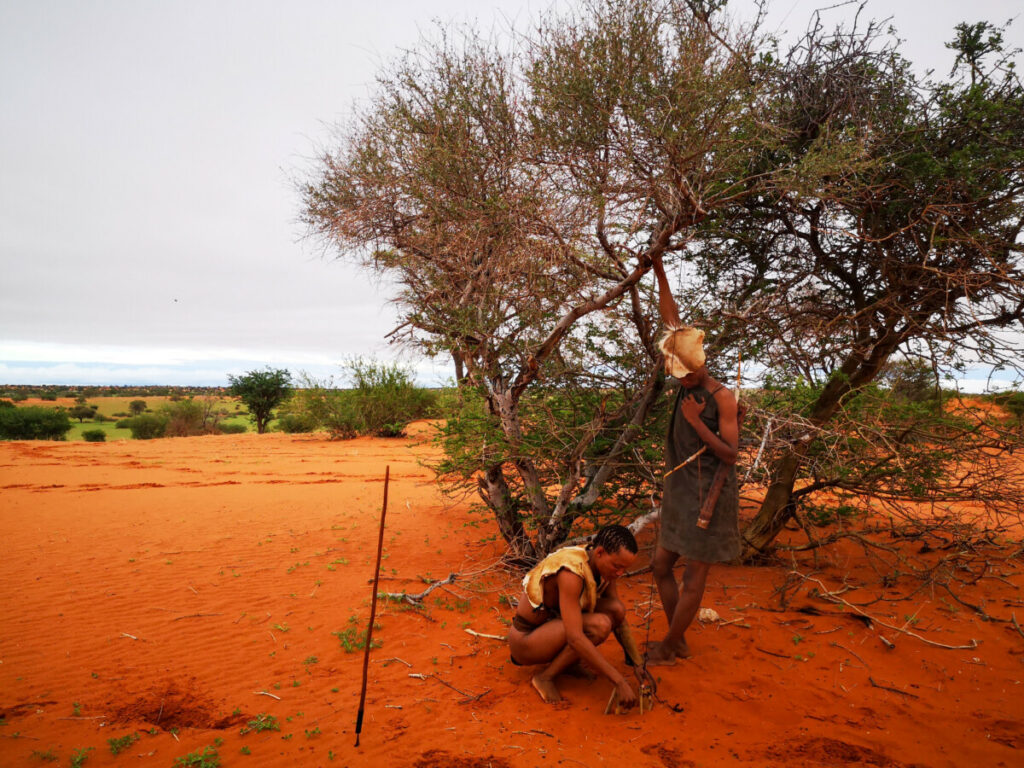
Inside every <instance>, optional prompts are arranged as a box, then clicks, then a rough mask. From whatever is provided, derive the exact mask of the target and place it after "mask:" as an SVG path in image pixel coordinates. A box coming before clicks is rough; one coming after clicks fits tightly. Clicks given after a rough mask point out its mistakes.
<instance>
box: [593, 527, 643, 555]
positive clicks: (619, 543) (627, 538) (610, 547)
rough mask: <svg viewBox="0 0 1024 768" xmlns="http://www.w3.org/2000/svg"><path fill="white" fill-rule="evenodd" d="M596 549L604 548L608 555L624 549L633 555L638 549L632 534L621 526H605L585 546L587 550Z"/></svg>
mask: <svg viewBox="0 0 1024 768" xmlns="http://www.w3.org/2000/svg"><path fill="white" fill-rule="evenodd" d="M597 547H604V551H605V552H608V553H609V554H615V553H616V552H618V551H619V550H620V549H626V550H628V551H629V552H632V553H633V554H634V555H635V554H636V553H637V550H638V549H639V547H638V546H637V543H636V538H635V537H634V536H633V532H632V531H630V530H629V528H626V527H625V526H623V525H606V526H605V527H604V528H602V529H601V530H599V531H598V532H597V534H596V535H595V536H594V538H593V539H591V540H590V543H589V544H587V549H596V548H597Z"/></svg>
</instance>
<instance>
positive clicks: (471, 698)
mask: <svg viewBox="0 0 1024 768" xmlns="http://www.w3.org/2000/svg"><path fill="white" fill-rule="evenodd" d="M409 677H415V678H416V679H418V680H426V679H428V678H431V679H434V680H437V682H439V683H440V684H441V685H444V686H447V687H448V688H451V689H452V690H453V691H455V692H456V693H457V694H459V695H460V696H465V697H466V701H479V700H480V699H482V698H483V697H484V696H486V695H487V694H488V693H490V692H491V689H490V688H488V689H487V690H486V691H484V692H483V693H477V694H472V693H466V692H465V691H460V690H459V689H458V688H456V687H455V686H454V685H452V684H451V683H449V682H448V681H447V680H442V679H441V678H440V677H438V676H437V675H434V674H427V675H425V674H423V673H422V672H410V673H409Z"/></svg>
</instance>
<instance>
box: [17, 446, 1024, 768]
mask: <svg viewBox="0 0 1024 768" xmlns="http://www.w3.org/2000/svg"><path fill="white" fill-rule="evenodd" d="M432 450H433V449H432V448H431V447H430V446H429V445H428V444H426V443H416V442H415V441H412V442H410V441H409V440H378V439H359V440H354V441H351V442H330V441H328V440H326V439H323V438H320V437H310V436H286V435H280V434H273V435H263V436H258V435H253V434H248V435H232V436H217V437H200V438H179V439H165V440H157V441H149V442H135V441H126V442H117V443H109V444H102V443H100V444H86V443H45V442H42V443H4V444H0V499H2V501H0V542H2V544H0V547H2V550H0V552H2V557H0V574H2V584H3V586H4V600H3V606H4V621H3V624H2V627H0V714H2V717H3V724H2V725H0V765H3V766H39V765H45V764H46V759H47V757H48V756H53V757H56V758H58V759H59V764H60V765H67V764H69V762H70V760H71V757H72V755H73V754H74V753H75V751H76V750H81V749H87V748H92V750H91V751H89V752H88V757H87V759H86V761H85V764H86V765H88V766H90V767H96V768H98V767H99V766H107V765H150V764H152V765H162V766H170V765H173V764H174V762H175V760H176V759H177V758H179V757H183V756H185V755H187V754H189V753H194V752H197V751H200V750H202V749H204V748H206V747H214V748H215V749H216V750H217V751H218V753H219V755H220V758H221V764H222V765H225V766H244V765H251V766H282V767H283V766H288V768H292V767H293V766H296V765H300V766H361V765H376V766H380V768H384V767H385V766H406V765H408V766H458V767H461V768H465V767H468V766H474V767H475V766H544V765H557V766H562V765H564V766H580V765H582V766H600V765H606V764H607V765H622V764H626V765H629V766H631V768H633V767H636V768H639V766H662V767H664V768H679V767H682V766H717V765H747V766H855V765H856V766H860V765H870V766H930V767H932V768H939V766H965V765H971V766H974V765H978V766H1015V765H1016V766H1019V765H1022V764H1024V758H1022V754H1024V752H1022V750H1024V684H1022V680H1024V664H1022V659H1024V655H1022V652H1024V635H1022V634H1021V632H1020V631H1019V629H1018V628H1017V627H1015V626H1014V624H1013V623H1012V621H984V620H983V619H982V617H980V616H979V615H978V614H977V613H975V612H973V611H972V610H971V609H970V608H968V607H965V606H964V605H961V604H958V603H956V602H955V601H954V600H953V599H951V597H950V596H949V595H948V594H947V593H945V592H943V591H941V590H937V589H921V590H917V591H916V592H915V590H916V589H917V588H918V587H919V586H920V584H919V583H918V582H915V581H913V580H912V579H900V580H899V581H898V582H897V583H896V584H894V585H892V586H891V587H886V588H883V587H882V586H880V579H879V575H878V574H876V573H875V571H873V570H872V568H871V567H870V563H868V562H867V561H866V560H865V559H864V556H863V554H862V553H861V552H860V550H859V549H853V548H838V549H836V550H834V551H832V552H830V553H829V554H828V555H826V556H824V557H822V556H819V558H818V561H817V565H815V562H814V558H813V556H812V555H805V556H801V558H799V559H797V560H795V561H794V562H793V563H792V564H791V566H777V567H761V568H751V567H722V568H718V569H714V570H712V575H711V583H710V586H709V589H708V595H707V598H706V601H705V605H706V606H708V607H711V608H714V609H715V610H716V611H718V613H719V614H721V616H722V618H723V619H724V620H725V621H726V622H732V623H727V624H720V625H719V624H707V625H702V626H699V627H696V628H695V629H694V630H693V631H692V633H691V639H690V644H691V647H692V648H693V650H694V653H695V655H694V657H693V658H692V659H690V660H688V661H686V662H684V663H681V664H679V665H678V666H676V667H674V668H660V669H658V670H657V676H658V678H659V689H658V693H659V696H660V699H661V700H660V702H659V703H658V704H656V706H655V709H654V710H653V711H651V712H648V713H646V714H644V715H642V716H641V715H640V714H639V713H638V712H636V711H635V710H634V711H633V712H631V713H629V714H626V715H620V716H614V715H609V716H605V715H603V714H602V712H603V710H604V706H605V702H606V701H607V698H608V694H609V692H610V690H611V685H610V683H608V682H607V681H605V680H603V679H598V680H596V681H594V682H588V681H586V680H583V679H572V678H567V679H566V681H565V684H564V686H563V692H564V694H565V696H566V698H567V700H568V703H564V704H562V705H558V706H547V705H545V704H543V703H542V702H541V701H540V700H539V698H538V697H537V696H536V694H535V693H534V691H533V690H532V688H531V687H530V686H529V677H530V674H531V671H530V669H528V668H519V667H516V666H514V665H512V664H511V663H510V662H509V660H508V654H507V652H506V648H505V646H504V644H503V643H501V642H497V641H495V640H491V639H487V638H479V637H474V636H471V635H470V634H468V633H467V632H465V631H464V629H465V628H470V629H473V630H475V631H477V632H481V633H486V634H495V635H502V634H504V631H505V624H504V623H502V620H503V619H508V618H509V617H510V615H511V610H510V608H509V607H508V605H507V600H506V599H503V598H514V597H515V596H517V594H518V587H517V579H518V576H517V574H514V573H511V572H507V571H505V570H503V569H502V568H501V567H500V565H499V557H500V554H501V547H500V546H499V545H498V544H497V543H496V542H495V541H494V540H493V533H494V527H493V525H492V524H491V523H490V522H489V521H488V520H486V519H484V518H481V517H478V516H474V515H471V514H470V513H469V512H468V511H467V507H466V506H465V505H462V504H457V503H454V504H453V503H452V502H450V501H448V500H446V499H445V498H444V497H443V496H442V495H441V494H440V493H439V492H438V490H437V489H436V487H435V486H434V484H433V483H432V475H431V473H430V471H429V470H428V469H426V468H424V467H423V466H422V465H421V463H420V462H421V461H422V460H423V459H424V458H426V457H428V456H429V455H430V453H431V451H432ZM385 465H390V467H391V477H392V483H391V491H390V506H389V513H388V526H387V533H386V537H385V559H384V561H383V567H382V575H383V576H384V577H386V578H385V580H384V581H383V582H382V589H384V590H389V591H394V592H399V591H402V590H405V591H408V592H411V593H415V592H419V591H421V590H423V589H424V588H425V581H424V580H430V579H439V578H442V577H444V576H446V575H448V574H449V573H451V572H459V573H462V574H467V575H466V576H465V577H463V578H460V579H459V580H457V581H456V582H455V583H454V584H452V585H450V586H446V587H443V588H439V589H437V590H435V591H434V592H432V593H431V594H430V595H429V596H428V597H427V598H426V600H425V604H426V610H425V611H416V610H408V609H406V608H403V607H402V606H400V605H397V604H395V603H391V602H382V603H381V604H380V605H379V612H378V621H379V624H380V629H379V630H377V631H376V632H375V635H374V636H375V638H379V639H380V640H381V641H382V643H383V645H382V647H380V648H378V649H376V650H374V652H373V654H372V656H371V663H370V681H369V692H368V694H367V701H366V719H365V721H364V725H363V732H362V737H361V745H360V747H358V748H356V747H355V746H354V742H355V733H354V732H355V717H356V710H357V707H358V698H359V685H360V676H361V668H362V654H361V653H347V652H345V650H344V649H343V647H342V644H341V642H340V640H339V637H338V636H337V635H335V634H333V633H336V632H342V631H344V630H345V629H346V628H348V627H350V626H352V624H351V623H350V620H351V619H352V618H353V617H354V618H355V619H356V620H357V621H358V623H359V626H360V627H365V622H366V618H367V616H368V614H369V598H370V585H369V584H368V579H370V578H371V577H372V574H373V557H374V554H375V552H376V536H377V524H378V519H379V514H380V506H381V498H382V490H383V476H384V467H385ZM650 539H651V535H650V532H648V533H647V534H646V535H645V536H644V537H642V539H641V544H642V554H641V559H646V547H647V546H649V544H650ZM1008 554H1012V547H1011V548H1008V549H1005V550H1004V551H1003V554H1002V556H1003V558H1004V559H1003V560H1002V561H998V562H997V561H996V560H995V555H993V558H992V562H993V568H992V569H991V570H989V572H988V574H987V577H986V578H984V579H982V580H980V581H979V582H978V583H977V584H976V585H975V586H974V587H973V588H971V589H970V590H968V591H967V592H964V593H960V594H959V596H960V597H961V598H962V599H963V600H964V601H965V602H967V603H972V604H974V605H977V606H979V607H981V608H983V610H985V611H986V612H987V613H988V614H990V615H991V616H992V617H996V618H1000V619H1010V618H1011V615H1013V616H1016V618H1017V619H1018V620H1020V621H1021V622H1024V599H1022V598H1024V596H1022V594H1021V591H1020V585H1021V583H1022V581H1024V576H1022V574H1021V566H1022V561H1021V557H1020V554H1019V549H1018V552H1017V555H1016V556H1015V557H1011V558H1009V559H1006V555H1008ZM793 566H795V567H796V568H797V569H798V570H800V571H801V572H803V573H806V574H811V573H812V572H813V574H814V576H815V578H818V579H820V580H821V581H822V582H823V583H824V584H826V585H827V586H829V587H830V588H836V587H839V586H840V585H841V584H842V583H843V582H844V580H845V583H846V584H847V585H848V586H850V587H853V589H851V590H850V591H848V592H845V593H844V594H843V597H844V599H846V600H849V601H851V602H855V603H865V604H866V603H869V602H870V601H872V600H874V599H875V598H877V597H879V596H881V597H883V598H884V599H883V600H882V601H878V602H874V603H872V604H870V605H867V606H866V608H865V610H866V611H867V612H869V613H870V614H871V615H873V616H875V617H876V618H878V619H880V620H882V621H884V622H886V623H888V624H892V625H894V626H897V627H905V628H907V629H910V630H911V631H914V632H916V633H918V634H919V635H920V636H921V637H923V638H927V639H928V640H931V641H933V642H936V643H941V644H944V645H965V644H971V643H972V641H977V647H974V648H971V649H967V650H947V649H944V648H938V647H935V646H932V645H928V644H926V643H925V642H922V641H921V640H918V639H916V638H913V637H910V636H908V635H905V634H901V633H899V632H897V631H893V630H890V629H887V628H885V627H883V626H879V625H877V624H876V625H874V626H873V627H872V628H869V627H867V626H865V624H864V623H863V622H862V621H860V620H858V619H857V618H856V617H854V616H853V615H852V613H851V612H850V611H849V610H847V609H845V608H844V607H843V606H842V605H835V604H829V603H826V602H823V601H822V600H820V599H815V597H814V596H813V595H812V594H810V590H811V588H812V587H813V586H814V585H813V584H812V583H810V582H804V583H803V584H802V585H801V586H800V587H799V588H798V589H796V591H795V592H794V591H790V592H789V593H788V595H789V599H788V603H787V605H788V607H787V609H786V610H780V608H779V606H780V602H779V594H778V591H777V590H778V588H779V587H780V586H781V585H782V584H783V583H784V582H785V580H786V578H787V574H788V573H789V571H790V570H791V569H792V567H793ZM815 569H816V570H815ZM470 574H473V575H470ZM650 588H651V582H650V575H649V574H642V575H638V576H634V577H631V578H629V579H628V580H627V582H626V584H625V589H624V592H625V594H626V596H627V597H628V602H629V605H630V606H631V607H632V613H633V615H632V622H633V623H634V625H635V626H636V627H637V630H636V631H637V634H638V635H639V636H640V638H641V639H643V638H644V636H645V635H646V620H645V617H646V615H647V611H648V607H649V604H650V594H651V592H650ZM806 606H813V607H814V608H817V609H818V610H819V611H821V615H810V614H808V613H803V612H801V611H800V610H799V609H801V608H804V607H806ZM664 628H665V623H664V618H663V617H662V615H661V614H660V611H657V610H656V612H655V614H654V619H653V623H652V627H651V630H650V631H651V633H652V634H654V635H657V634H658V633H659V632H662V631H664ZM882 637H884V638H886V639H887V640H889V641H890V642H891V643H893V644H894V646H895V647H893V648H891V649H890V648H888V647H887V646H886V645H885V644H884V643H883V641H882V640H881V638H882ZM603 652H604V653H605V654H607V656H608V658H609V659H611V660H613V662H614V663H616V664H621V663H622V662H621V652H620V651H619V649H618V647H617V646H616V645H615V644H614V643H611V644H607V645H605V646H604V647H603ZM414 675H415V676H414ZM265 694H271V695H272V696H268V695H265ZM260 714H267V715H272V716H273V717H275V718H276V719H277V722H278V723H279V725H280V730H279V731H261V732H249V733H245V734H242V733H241V731H242V730H243V728H245V726H246V724H247V723H248V722H250V721H252V720H254V719H255V718H256V717H257V716H258V715H260ZM129 734H136V735H137V736H138V740H137V741H134V743H132V744H131V745H130V746H128V747H127V748H126V749H125V750H124V751H123V752H121V753H120V754H119V755H118V756H114V755H113V754H112V753H111V750H110V748H109V746H108V739H112V738H119V737H123V736H126V735H129ZM139 758H141V759H142V761H141V762H140V761H139Z"/></svg>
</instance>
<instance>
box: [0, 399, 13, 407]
mask: <svg viewBox="0 0 1024 768" xmlns="http://www.w3.org/2000/svg"><path fill="white" fill-rule="evenodd" d="M14 407H16V406H15V405H14V403H12V402H11V401H10V400H0V408H14Z"/></svg>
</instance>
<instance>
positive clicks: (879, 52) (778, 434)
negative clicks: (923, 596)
mask: <svg viewBox="0 0 1024 768" xmlns="http://www.w3.org/2000/svg"><path fill="white" fill-rule="evenodd" d="M986 30H988V31H990V32H991V31H992V29H991V28H990V27H989V26H988V25H986V24H982V25H974V26H971V25H960V26H959V27H958V28H957V32H958V38H957V41H956V42H955V43H954V44H953V47H955V48H956V49H957V50H958V51H959V52H960V54H961V55H960V57H959V58H958V65H959V69H957V70H955V71H954V73H952V74H951V76H950V78H948V79H947V80H945V81H937V82H936V81H926V82H923V83H922V82H918V81H917V80H916V79H915V78H914V76H913V75H912V73H911V71H910V67H909V64H908V63H907V62H906V61H904V60H903V59H901V58H900V57H899V56H898V54H897V53H896V52H895V51H894V50H892V49H891V48H888V47H885V46H881V47H880V46H878V45H876V43H877V35H876V34H875V30H874V29H873V28H869V29H868V30H867V31H866V32H864V33H863V34H860V35H858V34H855V33H851V32H846V33H843V32H838V33H835V34H827V33H825V32H824V30H822V28H821V27H820V26H816V27H814V28H812V30H811V31H810V32H809V34H808V35H807V37H806V39H805V40H804V41H803V42H802V43H801V45H799V46H797V47H796V48H795V49H794V50H793V52H792V53H791V55H790V57H789V58H788V60H787V61H786V62H785V64H784V66H782V67H780V68H779V70H778V73H779V83H778V88H777V91H776V93H777V95H776V97H775V99H774V102H775V105H776V122H777V124H779V125H781V126H784V127H785V128H786V130H784V131H783V133H782V134H781V135H782V136H783V137H784V141H783V142H782V143H781V144H780V145H779V146H778V147H776V148H773V149H772V151H771V152H768V153H765V155H764V156H763V157H762V158H761V159H760V161H759V162H760V163H762V165H763V166H766V167H778V166H779V165H783V166H785V167H787V168H789V169H791V173H790V176H789V178H787V179H786V180H785V182H784V183H783V184H781V185H780V186H778V187H777V188H776V189H774V190H765V191H764V192H763V193H761V194H758V195H752V196H750V197H747V198H745V199H744V200H743V204H742V205H741V206H737V207H735V208H734V209H732V210H731V211H728V215H725V216H722V217H721V218H719V219H718V220H717V221H714V222H711V221H709V222H706V224H707V226H708V229H707V231H706V232H705V233H703V234H704V235H706V238H707V239H706V240H705V244H706V246H707V249H708V251H707V253H705V258H703V259H702V260H700V261H699V262H698V263H697V266H698V268H699V269H700V270H701V271H702V276H703V278H704V279H705V280H706V281H707V284H709V285H713V286H714V288H715V290H716V291H717V292H718V294H719V295H720V296H722V297H723V303H724V306H725V308H726V310H727V311H728V310H731V311H732V312H733V313H734V315H737V316H738V315H742V317H743V320H744V323H745V325H746V326H747V328H748V332H750V333H752V334H753V335H755V336H756V337H757V338H758V339H760V340H761V341H760V343H759V345H758V346H757V348H756V350H755V352H756V354H757V357H758V360H759V362H760V363H761V364H763V365H764V366H765V368H766V369H767V370H768V371H769V373H770V375H769V377H768V378H767V382H766V383H767V384H768V390H769V392H768V395H767V396H768V399H771V398H772V397H776V396H775V395H773V394H772V390H774V391H775V392H776V393H780V392H782V390H781V389H780V388H779V385H783V387H782V389H787V390H789V392H790V394H791V393H792V392H793V387H792V385H793V383H794V382H802V383H803V385H804V392H803V395H802V396H801V397H800V398H796V399H795V400H794V398H792V397H791V396H790V394H785V393H783V394H782V395H781V397H776V403H778V402H779V401H780V400H781V401H787V400H788V402H786V403H785V407H784V408H783V410H784V411H785V412H786V415H787V416H789V417H791V418H789V419H788V422H787V425H786V426H784V427H783V428H781V429H776V430H775V432H774V433H773V441H772V442H771V443H770V444H769V445H768V448H767V451H766V453H765V457H766V459H767V461H766V462H765V467H766V470H765V473H764V475H763V480H764V482H765V484H766V485H767V492H766V494H765V496H764V500H763V503H762V504H761V507H760V510H759V511H758V513H757V515H756V517H755V519H754V520H753V521H752V522H751V524H750V525H749V526H748V527H747V529H746V531H745V538H746V540H747V544H748V551H747V554H748V556H750V555H753V554H756V553H757V552H763V551H765V550H766V549H767V548H768V547H769V546H770V545H771V543H772V542H773V540H774V539H775V537H776V536H777V534H778V533H779V532H780V531H781V530H782V528H783V526H785V524H786V523H787V522H788V521H789V520H790V519H792V518H793V517H794V515H795V514H796V513H797V510H798V508H799V506H800V504H801V503H804V502H805V501H806V500H807V499H808V498H809V497H810V496H811V494H813V493H815V492H817V491H820V490H822V489H828V488H831V489H846V490H849V491H858V492H865V491H867V492H870V495H871V497H874V498H889V499H896V498H902V499H907V498H916V499H920V500H931V501H949V500H954V499H974V500H985V501H987V502H989V503H990V504H992V505H994V506H996V507H1000V506H1001V507H1002V508H1003V509H1004V510H1011V509H1012V508H1014V507H1015V506H1016V505H1017V504H1018V503H1019V502H1018V501H1016V500H1015V499H1017V498H1019V496H1018V494H1019V488H1020V478H1019V477H1013V478H1011V477H1008V476H1007V475H1006V474H1005V470H1006V468H1005V467H1001V468H996V467H995V466H988V465H989V464H990V463H991V462H992V461H993V460H994V459H993V457H994V454H995V453H996V452H997V451H998V448H999V446H1000V445H1002V444H1005V440H1004V438H1005V435H1002V436H1000V435H998V434H996V433H995V432H994V431H993V429H994V428H993V427H992V425H983V424H981V423H979V422H978V421H977V420H975V422H974V423H973V424H971V423H969V422H966V421H963V420H960V421H955V420H951V419H950V418H947V417H948V414H944V413H943V412H942V411H941V410H939V411H935V409H932V410H931V417H932V418H931V421H930V422H929V424H928V426H926V427H923V426H922V423H923V422H922V421H921V420H920V419H919V418H918V419H915V420H914V421H913V422H908V420H907V419H905V418H899V417H896V416H894V414H893V412H892V411H885V407H883V406H882V405H880V403H881V397H880V396H881V394H882V393H880V391H879V390H878V388H877V387H876V386H875V382H876V381H877V380H878V379H879V377H880V375H881V374H882V373H883V372H884V371H885V370H886V367H887V366H889V365H891V363H892V362H893V361H895V360H900V359H909V360H924V361H925V362H926V363H927V364H928V366H929V367H930V368H932V369H933V371H934V372H935V378H936V379H939V378H941V377H942V375H943V374H946V375H948V374H951V373H952V372H954V371H956V370H957V369H960V370H963V368H964V367H966V366H967V365H969V364H972V363H973V364H979V363H981V364H987V365H992V366H1017V369H1018V371H1019V370H1020V368H1019V366H1020V349H1019V343H1018V342H1017V341H1016V339H1015V338H1014V336H1013V335H1007V332H1008V331H1014V330H1016V331H1018V332H1019V330H1020V329H1021V321H1022V318H1024V271H1022V266H1024V265H1022V254H1021V242H1020V234H1021V227H1022V225H1024V146H1022V143H1021V141H1020V137H1021V136H1024V91H1022V88H1021V83H1020V81H1019V80H1018V78H1017V77H1016V75H1015V73H1014V71H1013V68H1012V67H1011V66H1009V61H1008V56H1007V54H1004V53H1003V52H1002V51H1001V48H1000V43H1001V37H1000V36H999V34H998V33H996V34H989V35H988V36H986V34H985V31H986ZM996 32H997V31H996ZM993 59H994V61H993ZM964 69H966V70H967V71H968V72H967V74H969V77H968V76H967V74H964ZM823 152H825V153H827V156H828V158H829V159H828V160H827V161H825V162H823V160H822V157H823V154H822V153H823ZM844 155H845V156H846V160H845V161H844V162H842V163H841V164H840V165H838V166H836V165H834V163H835V160H836V158H840V159H841V158H842V157H843V156H844ZM827 167H831V168H832V170H831V171H829V170H827ZM808 168H810V169H813V171H812V180H813V183H811V184H808V183H807V182H806V180H805V178H804V174H805V171H806V169H808ZM710 253H713V254H714V258H707V256H708V255H709V254H710ZM865 398H866V399H868V400H870V401H871V402H873V403H875V404H876V406H877V407H876V408H875V409H874V410H871V409H867V410H865V403H864V402H862V400H864V399H865ZM881 413H886V414H887V415H886V417H885V418H884V419H881V420H880V419H879V418H878V416H879V414H881ZM762 415H763V417H764V418H762V420H761V422H760V423H761V425H762V426H761V428H765V427H766V426H767V416H769V415H771V414H767V413H765V414H762ZM920 415H921V414H919V416H920ZM775 416H778V413H776V414H775ZM939 417H942V418H939ZM851 438H856V439H854V440H853V442H850V439H851ZM844 445H845V448H844V447H843V446H844ZM922 445H926V446H929V447H930V448H934V449H935V452H934V453H933V454H931V455H927V456H926V453H922V452H921V451H920V450H918V449H919V448H920V447H921V446H922ZM915 455H916V457H917V458H916V459H915V458H914V456H915ZM965 456H970V460H971V462H972V464H973V466H972V468H971V469H970V470H968V469H965V466H966V465H965V462H964V457H965ZM986 466H988V468H987V469H986ZM915 468H916V470H915ZM798 481H799V483H800V484H799V487H798ZM1014 484H1015V485H1016V490H1014V487H1013V486H1014Z"/></svg>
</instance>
